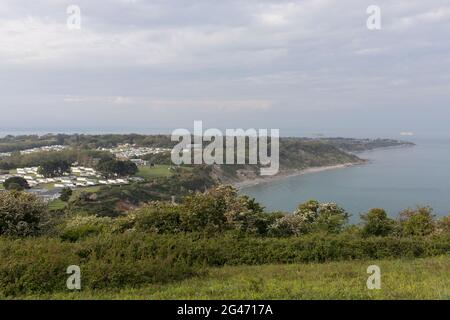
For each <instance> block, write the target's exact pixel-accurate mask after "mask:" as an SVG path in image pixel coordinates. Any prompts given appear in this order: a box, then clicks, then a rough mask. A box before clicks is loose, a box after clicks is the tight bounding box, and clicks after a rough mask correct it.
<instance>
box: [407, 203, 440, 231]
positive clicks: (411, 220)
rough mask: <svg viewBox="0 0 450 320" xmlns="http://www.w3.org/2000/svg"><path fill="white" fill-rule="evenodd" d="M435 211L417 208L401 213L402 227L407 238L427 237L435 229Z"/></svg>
mask: <svg viewBox="0 0 450 320" xmlns="http://www.w3.org/2000/svg"><path fill="white" fill-rule="evenodd" d="M432 212H433V209H431V208H430V207H417V208H416V209H406V210H403V211H402V212H400V215H399V216H400V219H399V220H400V226H401V231H402V234H403V235H405V236H426V235H429V234H431V233H432V232H433V231H434V229H435V227H436V226H435V222H434V215H433V214H432Z"/></svg>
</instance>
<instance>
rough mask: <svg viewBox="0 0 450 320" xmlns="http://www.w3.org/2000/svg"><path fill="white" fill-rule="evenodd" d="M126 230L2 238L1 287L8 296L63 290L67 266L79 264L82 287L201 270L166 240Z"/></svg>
mask: <svg viewBox="0 0 450 320" xmlns="http://www.w3.org/2000/svg"><path fill="white" fill-rule="evenodd" d="M154 241H155V239H154V238H149V239H145V238H142V237H135V236H129V235H116V236H114V237H98V238H92V237H91V238H88V239H86V240H85V241H83V242H82V243H70V242H61V241H58V240H57V239H51V238H37V239H29V240H26V239H24V240H16V241H11V240H7V239H4V238H0V292H1V294H2V295H4V296H7V297H10V296H17V295H19V294H27V293H45V292H53V291H66V290H67V288H66V280H67V274H66V269H67V267H68V266H70V265H79V266H80V268H81V272H82V274H81V276H82V287H83V289H104V288H108V289H109V290H111V289H115V288H125V287H128V288H130V287H137V286H140V285H143V284H151V283H165V282H169V281H175V280H181V279H184V278H186V277H190V276H193V275H199V274H201V273H202V269H201V267H200V266H197V267H196V268H193V267H192V266H190V265H189V264H188V263H186V262H185V261H183V260H181V259H179V257H176V256H174V255H172V254H171V252H170V250H167V249H169V247H168V245H169V242H166V243H165V244H163V245H162V246H161V245H156V246H155V245H154V244H153V243H154Z"/></svg>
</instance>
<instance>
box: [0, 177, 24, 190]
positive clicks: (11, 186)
mask: <svg viewBox="0 0 450 320" xmlns="http://www.w3.org/2000/svg"><path fill="white" fill-rule="evenodd" d="M3 186H4V187H5V189H6V190H17V191H22V190H25V189H30V186H29V185H28V181H27V180H25V179H24V178H22V177H11V178H8V179H6V180H5V182H3Z"/></svg>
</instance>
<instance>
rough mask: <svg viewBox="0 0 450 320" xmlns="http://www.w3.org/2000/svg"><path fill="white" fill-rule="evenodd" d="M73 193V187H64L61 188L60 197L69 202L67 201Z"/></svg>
mask: <svg viewBox="0 0 450 320" xmlns="http://www.w3.org/2000/svg"><path fill="white" fill-rule="evenodd" d="M72 193H73V192H72V189H70V188H63V189H62V190H61V195H60V196H59V199H60V200H62V201H64V202H67V201H69V199H70V197H71V196H72Z"/></svg>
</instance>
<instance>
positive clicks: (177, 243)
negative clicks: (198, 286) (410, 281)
mask: <svg viewBox="0 0 450 320" xmlns="http://www.w3.org/2000/svg"><path fill="white" fill-rule="evenodd" d="M449 248H450V238H448V237H442V236H441V237H427V238H424V237H418V238H413V237H410V238H396V237H368V238H361V237H354V236H349V235H331V234H329V235H324V234H321V235H320V234H315V235H306V236H301V237H295V238H262V237H254V236H247V237H245V236H239V237H236V236H235V235H233V234H221V235H216V236H213V237H201V236H199V235H198V234H177V235H174V234H170V235H155V234H145V233H142V232H126V233H123V234H120V233H119V234H117V233H115V234H109V235H108V234H98V235H96V236H90V237H86V238H83V239H80V240H79V241H77V242H67V241H60V240H58V239H55V238H34V239H33V238H29V239H21V240H10V239H7V238H0V292H2V293H3V294H4V295H6V296H16V295H19V294H27V293H45V292H55V291H60V292H64V291H66V287H65V282H66V279H67V274H66V273H65V270H66V268H67V266H69V265H73V264H75V265H79V266H80V268H81V272H82V287H83V290H89V289H92V290H97V289H108V290H114V289H117V288H133V287H138V286H141V285H143V284H146V285H148V284H152V283H166V282H170V281H175V280H180V279H185V278H188V277H192V276H193V275H199V274H203V271H204V268H205V267H218V266H225V265H261V264H286V263H289V264H297V263H311V262H321V263H322V262H328V261H340V260H355V259H365V260H367V259H393V258H413V257H427V256H435V255H443V254H447V253H448V252H449Z"/></svg>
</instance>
